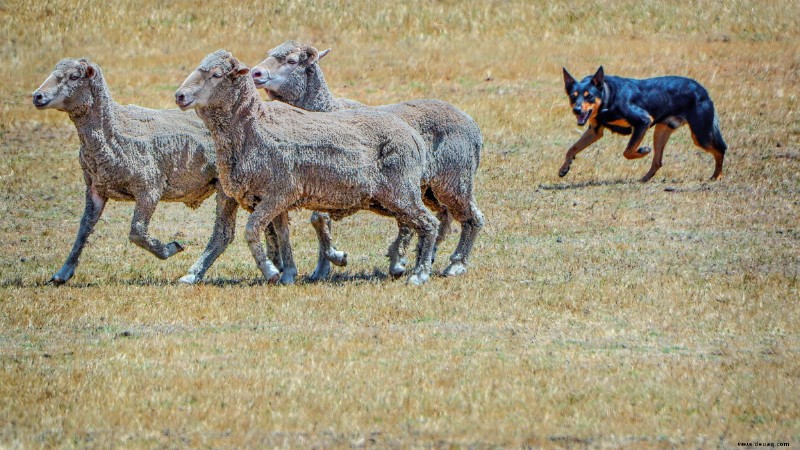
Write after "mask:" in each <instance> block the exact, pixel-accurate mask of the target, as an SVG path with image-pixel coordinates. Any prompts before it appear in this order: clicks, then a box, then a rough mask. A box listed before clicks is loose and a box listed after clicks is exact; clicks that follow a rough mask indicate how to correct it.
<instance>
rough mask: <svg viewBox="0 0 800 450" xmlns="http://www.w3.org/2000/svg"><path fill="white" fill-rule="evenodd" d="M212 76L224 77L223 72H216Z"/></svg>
mask: <svg viewBox="0 0 800 450" xmlns="http://www.w3.org/2000/svg"><path fill="white" fill-rule="evenodd" d="M212 76H213V77H214V78H222V72H214V75H212Z"/></svg>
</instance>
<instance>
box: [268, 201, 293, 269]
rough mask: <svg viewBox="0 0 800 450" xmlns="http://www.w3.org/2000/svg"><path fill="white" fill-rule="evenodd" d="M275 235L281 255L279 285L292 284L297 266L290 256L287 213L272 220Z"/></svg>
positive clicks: (290, 247)
mask: <svg viewBox="0 0 800 450" xmlns="http://www.w3.org/2000/svg"><path fill="white" fill-rule="evenodd" d="M272 226H273V227H274V228H275V235H276V237H277V240H278V253H280V255H281V266H282V268H281V272H282V273H281V284H294V279H295V277H296V276H297V266H296V265H295V263H294V257H293V256H292V246H291V243H290V242H289V213H288V212H286V211H284V212H282V213H281V214H278V216H277V217H275V219H273V220H272Z"/></svg>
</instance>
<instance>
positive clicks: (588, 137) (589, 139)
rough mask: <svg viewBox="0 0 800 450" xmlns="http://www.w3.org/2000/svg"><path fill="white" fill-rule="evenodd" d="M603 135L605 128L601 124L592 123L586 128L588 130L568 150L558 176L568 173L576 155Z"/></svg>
mask: <svg viewBox="0 0 800 450" xmlns="http://www.w3.org/2000/svg"><path fill="white" fill-rule="evenodd" d="M601 137H603V128H602V127H601V126H600V125H596V126H592V125H590V126H589V128H587V129H586V132H585V133H583V136H581V137H580V139H578V142H576V143H574V144H573V145H572V147H570V148H569V150H567V154H566V156H565V157H564V164H563V165H561V169H559V171H558V176H559V177H563V176H564V175H566V174H567V172H569V166H570V164H572V160H573V159H575V155H577V154H578V153H580V152H582V151H583V150H584V149H586V147H588V146H590V145H592V144H594V143H595V142H597V140H598V139H600V138H601Z"/></svg>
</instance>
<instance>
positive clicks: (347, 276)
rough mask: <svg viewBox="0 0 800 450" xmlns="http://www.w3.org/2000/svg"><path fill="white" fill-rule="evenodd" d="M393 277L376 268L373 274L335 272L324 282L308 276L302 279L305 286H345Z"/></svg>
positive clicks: (375, 281) (363, 271)
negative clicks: (320, 284) (322, 284)
mask: <svg viewBox="0 0 800 450" xmlns="http://www.w3.org/2000/svg"><path fill="white" fill-rule="evenodd" d="M391 279H392V277H390V276H389V274H387V273H386V272H384V271H382V270H380V269H378V268H377V267H375V268H374V269H372V272H367V271H366V270H362V271H360V272H351V271H349V270H346V271H344V272H334V273H333V274H331V275H330V276H329V277H328V278H326V279H324V280H311V279H310V278H309V276H308V275H306V276H304V277H302V278H301V282H302V283H303V284H306V283H308V284H319V283H324V284H333V285H343V284H348V283H358V282H362V283H379V282H383V281H386V280H391Z"/></svg>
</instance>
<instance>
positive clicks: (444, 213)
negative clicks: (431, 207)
mask: <svg viewBox="0 0 800 450" xmlns="http://www.w3.org/2000/svg"><path fill="white" fill-rule="evenodd" d="M436 219H438V220H439V230H438V232H437V233H436V243H435V244H434V246H433V258H432V260H431V261H432V262H433V261H436V253H437V252H438V251H439V246H440V245H441V244H442V242H444V238H446V237H447V234H448V233H450V224H451V223H452V222H453V216H452V215H450V210H448V209H447V208H446V207H444V206H443V205H440V209H439V212H438V213H437V214H436Z"/></svg>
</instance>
